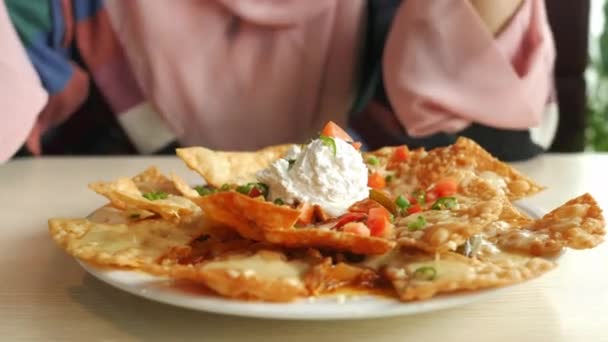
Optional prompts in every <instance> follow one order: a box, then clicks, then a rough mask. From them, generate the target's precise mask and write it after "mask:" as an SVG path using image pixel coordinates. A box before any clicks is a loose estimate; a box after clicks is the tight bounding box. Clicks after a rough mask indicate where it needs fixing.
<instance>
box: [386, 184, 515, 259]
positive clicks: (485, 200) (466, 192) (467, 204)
mask: <svg viewBox="0 0 608 342" xmlns="http://www.w3.org/2000/svg"><path fill="white" fill-rule="evenodd" d="M454 175H455V174H454ZM454 177H455V178H456V176H454ZM458 177H459V178H456V179H459V180H460V183H459V189H458V193H457V194H456V195H454V197H455V198H456V200H457V202H458V204H457V207H456V208H453V209H444V210H426V211H423V212H420V213H418V214H412V215H409V216H406V217H401V218H398V219H397V220H396V222H395V232H396V239H397V241H398V243H399V245H400V246H404V247H415V248H418V249H421V250H424V251H427V252H431V253H434V252H444V251H449V250H455V249H456V248H457V247H458V246H460V245H462V244H463V243H465V241H466V240H467V239H469V238H470V237H471V236H472V235H474V234H477V233H479V232H480V231H482V230H483V228H484V227H486V226H487V225H488V224H490V223H491V222H493V221H495V220H496V219H497V218H498V216H499V215H500V213H501V211H502V205H503V203H504V202H505V199H504V198H503V197H501V196H500V195H499V194H498V192H497V190H496V189H495V188H494V187H493V186H492V185H491V184H489V183H488V182H487V181H485V180H483V179H482V178H480V177H477V176H475V175H474V174H469V175H468V176H467V177H464V176H463V175H462V174H461V175H460V176H458ZM419 217H423V218H424V221H425V222H426V224H425V225H424V227H422V228H421V229H417V230H416V229H411V228H410V225H412V224H414V223H415V222H416V221H417V220H419Z"/></svg>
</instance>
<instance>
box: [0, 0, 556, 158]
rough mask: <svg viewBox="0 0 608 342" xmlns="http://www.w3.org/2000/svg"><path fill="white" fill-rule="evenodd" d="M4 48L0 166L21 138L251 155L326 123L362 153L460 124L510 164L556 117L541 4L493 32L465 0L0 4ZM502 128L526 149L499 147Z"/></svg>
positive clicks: (441, 139) (105, 148)
mask: <svg viewBox="0 0 608 342" xmlns="http://www.w3.org/2000/svg"><path fill="white" fill-rule="evenodd" d="M167 13H170V15H167ZM3 16H8V17H9V18H10V27H9V26H7V25H6V23H5V22H3V21H2V17H3ZM4 41H6V44H4V43H2V42H4ZM0 43H2V45H3V46H6V47H7V53H6V54H5V55H3V56H0V65H2V64H4V65H8V66H9V67H8V68H5V69H4V70H5V71H2V69H0V77H3V79H12V80H13V81H14V82H13V86H12V87H5V88H2V86H0V105H2V106H3V107H4V108H9V109H10V110H9V111H5V112H4V113H3V114H0V120H1V121H2V122H3V123H4V122H6V123H7V124H6V125H4V128H0V160H4V159H6V158H8V157H10V155H11V154H12V153H13V152H14V151H15V150H16V149H17V148H18V147H19V145H20V144H21V143H23V141H24V140H26V146H27V150H29V151H30V152H32V153H33V154H52V153H72V154H81V153H113V154H123V153H155V152H159V151H168V150H171V148H173V147H175V146H177V145H178V144H180V145H195V144H197V145H205V146H209V147H212V148H222V149H254V148H258V147H261V146H264V145H268V144H276V143H284V142H294V141H302V140H305V139H306V138H308V137H309V136H311V135H312V134H314V132H316V131H318V129H319V128H320V126H321V125H322V124H323V123H324V122H326V121H327V120H334V121H336V122H338V123H340V124H342V125H345V124H346V123H347V121H350V122H351V123H352V126H353V128H355V129H357V130H358V133H359V135H360V136H362V137H363V138H364V139H365V140H366V141H367V142H368V143H369V145H370V146H371V147H375V146H378V145H385V144H396V143H404V142H405V143H408V144H411V145H426V146H433V145H441V144H445V143H449V142H450V141H453V139H454V137H455V136H456V135H460V134H462V135H472V136H474V137H476V138H477V140H480V141H483V144H485V145H486V147H488V148H489V149H490V150H492V149H494V150H495V151H494V152H496V151H498V154H499V156H503V155H504V156H506V158H507V159H518V158H525V157H529V156H530V155H533V154H535V153H538V152H540V151H542V149H540V148H539V147H538V146H537V145H536V144H535V143H534V142H533V141H532V139H531V138H530V137H531V135H530V131H529V128H530V127H534V126H540V127H541V128H542V126H546V125H544V124H545V123H547V122H549V123H550V124H551V120H544V117H543V115H544V114H543V113H544V112H545V111H544V109H545V107H546V106H545V105H546V103H547V100H548V99H549V97H550V93H551V90H552V77H551V76H552V75H551V70H552V65H553V61H554V57H555V56H554V49H553V42H552V38H551V34H550V32H549V29H548V24H547V20H546V15H545V12H544V3H543V1H542V0H524V2H523V5H522V6H521V8H520V9H519V10H518V12H517V14H516V15H515V17H513V18H512V19H511V21H510V23H509V25H508V26H507V28H506V29H504V30H503V31H502V32H501V33H500V34H499V35H498V36H497V37H496V38H495V37H492V36H491V34H490V33H489V31H487V29H485V27H484V26H483V24H482V23H481V22H480V20H479V18H478V17H477V14H476V13H475V11H474V9H473V8H472V7H471V5H470V3H469V1H468V0H454V1H434V2H428V1H425V0H408V1H401V0H372V1H366V0H323V1H318V2H317V1H315V2H303V1H300V0H272V1H264V2H260V1H255V0H213V1H202V0H180V1H179V2H169V1H155V2H150V1H143V0H131V1H123V0H107V1H103V0H38V1H21V0H5V1H4V4H2V3H1V2H0ZM24 59H26V62H27V63H29V65H28V64H27V63H24ZM463 70H465V71H466V72H463ZM3 72H5V73H8V77H5V76H7V75H6V74H3ZM24 98H27V99H28V101H23V100H22V99H24ZM553 124H554V123H553ZM480 132H481V133H480ZM497 132H501V134H502V133H504V134H505V137H504V139H506V140H505V141H510V140H513V139H515V140H516V141H519V142H521V141H525V142H526V143H527V144H528V146H529V149H528V150H527V152H526V153H523V154H520V155H512V154H511V155H510V154H509V153H511V152H510V151H507V152H505V151H504V150H505V149H504V148H503V147H502V146H503V145H504V144H503V143H502V142H501V141H496V139H494V141H492V139H491V138H488V137H492V136H495V135H496V134H497ZM25 137H27V139H25ZM486 138H487V139H486ZM524 145H525V144H522V146H524Z"/></svg>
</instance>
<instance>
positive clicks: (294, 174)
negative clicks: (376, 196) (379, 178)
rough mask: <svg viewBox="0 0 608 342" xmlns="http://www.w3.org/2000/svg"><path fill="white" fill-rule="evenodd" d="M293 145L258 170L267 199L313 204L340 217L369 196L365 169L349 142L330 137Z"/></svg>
mask: <svg viewBox="0 0 608 342" xmlns="http://www.w3.org/2000/svg"><path fill="white" fill-rule="evenodd" d="M333 141H334V143H335V150H334V148H333V147H334V146H332V145H333V144H328V143H327V141H326V140H325V141H324V140H322V139H316V140H313V141H312V142H311V143H310V144H308V145H307V146H305V147H303V148H300V147H299V146H294V147H293V148H292V149H291V150H290V151H289V152H288V153H287V155H286V156H285V158H283V159H279V160H277V161H275V162H274V163H273V164H272V165H270V167H269V168H267V169H264V170H262V171H260V172H258V174H257V177H258V180H259V181H260V182H263V183H265V184H267V185H268V187H269V196H270V200H273V201H274V200H276V199H281V200H283V201H284V202H285V203H288V204H293V203H294V202H299V203H310V204H317V205H319V206H320V207H321V208H323V210H324V211H325V212H326V213H327V214H329V215H331V216H340V215H342V214H344V213H345V212H346V211H347V209H348V208H349V207H350V206H351V205H352V204H353V203H355V202H357V201H360V200H363V199H365V198H367V197H368V196H369V187H368V186H367V173H368V169H367V166H366V165H365V163H364V162H363V158H362V157H361V153H359V151H357V150H356V149H355V148H354V147H353V146H352V145H351V144H349V143H347V142H346V141H344V140H342V139H338V138H333Z"/></svg>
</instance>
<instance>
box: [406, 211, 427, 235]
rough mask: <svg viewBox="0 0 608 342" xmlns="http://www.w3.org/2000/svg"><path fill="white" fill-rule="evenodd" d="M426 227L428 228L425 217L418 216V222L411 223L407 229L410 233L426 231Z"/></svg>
mask: <svg viewBox="0 0 608 342" xmlns="http://www.w3.org/2000/svg"><path fill="white" fill-rule="evenodd" d="M425 226H426V219H425V218H424V216H422V215H418V217H417V218H416V221H413V222H410V223H409V224H408V225H407V228H408V229H409V231H416V230H420V229H424V227H425Z"/></svg>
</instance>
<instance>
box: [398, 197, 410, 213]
mask: <svg viewBox="0 0 608 342" xmlns="http://www.w3.org/2000/svg"><path fill="white" fill-rule="evenodd" d="M395 204H396V205H397V206H398V207H399V209H401V210H406V209H407V208H409V207H410V201H408V200H407V198H405V197H403V195H399V197H397V199H396V200H395Z"/></svg>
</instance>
